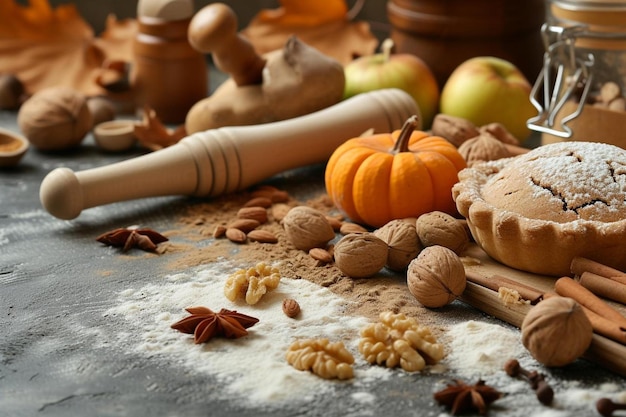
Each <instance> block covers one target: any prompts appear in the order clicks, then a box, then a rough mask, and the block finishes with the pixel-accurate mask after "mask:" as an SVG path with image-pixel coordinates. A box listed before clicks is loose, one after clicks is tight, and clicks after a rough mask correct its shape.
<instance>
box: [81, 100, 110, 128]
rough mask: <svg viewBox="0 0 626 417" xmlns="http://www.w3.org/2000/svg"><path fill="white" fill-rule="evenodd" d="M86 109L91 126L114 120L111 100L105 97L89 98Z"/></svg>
mask: <svg viewBox="0 0 626 417" xmlns="http://www.w3.org/2000/svg"><path fill="white" fill-rule="evenodd" d="M87 107H88V108H89V112H90V113H91V118H92V126H97V125H99V124H100V123H104V122H109V121H111V120H113V119H115V107H113V103H111V100H109V99H107V98H105V97H99V96H96V97H89V98H88V99H87Z"/></svg>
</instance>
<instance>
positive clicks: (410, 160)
mask: <svg viewBox="0 0 626 417" xmlns="http://www.w3.org/2000/svg"><path fill="white" fill-rule="evenodd" d="M418 125H419V123H418V119H417V117H416V116H412V117H410V118H409V119H408V120H407V121H406V123H405V124H404V126H403V128H402V130H396V131H395V132H393V133H390V134H389V133H386V134H377V135H372V136H365V137H358V138H354V139H350V140H348V141H346V142H345V143H343V144H342V145H340V146H339V147H338V148H337V149H336V150H335V151H334V152H333V154H332V155H331V157H330V159H329V160H328V165H327V166H326V173H325V182H326V190H327V192H328V194H329V196H330V197H331V199H332V200H333V202H334V203H335V205H336V206H337V208H339V209H340V210H341V211H343V212H344V213H345V214H346V215H347V216H348V217H350V218H351V219H352V220H353V221H355V222H358V223H362V224H367V225H370V226H373V227H380V226H382V225H384V224H385V223H387V222H389V221H390V220H393V219H402V218H406V217H418V216H420V215H421V214H424V213H428V212H431V211H434V210H438V211H443V212H446V213H449V214H455V213H456V207H455V205H454V201H453V200H452V191H451V190H452V186H453V185H454V184H455V183H456V182H457V181H458V172H459V171H460V170H461V169H463V168H465V166H466V164H465V160H464V159H463V157H462V156H461V154H459V152H458V151H457V149H456V147H455V146H454V145H452V144H451V143H450V142H448V141H447V140H446V139H444V138H442V137H439V136H430V135H429V134H428V133H426V132H423V131H419V130H415V129H416V128H417V126H418Z"/></svg>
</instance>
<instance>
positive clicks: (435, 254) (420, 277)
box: [406, 246, 467, 308]
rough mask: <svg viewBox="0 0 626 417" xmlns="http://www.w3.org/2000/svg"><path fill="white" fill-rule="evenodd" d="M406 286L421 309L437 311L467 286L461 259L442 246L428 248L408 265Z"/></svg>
mask: <svg viewBox="0 0 626 417" xmlns="http://www.w3.org/2000/svg"><path fill="white" fill-rule="evenodd" d="M406 278H407V285H408V287H409V291H410V292H411V294H413V296H414V297H415V298H416V299H417V301H419V302H420V303H421V304H422V305H424V306H425V307H430V308H437V307H443V306H444V305H446V304H449V303H451V302H452V301H454V299H455V298H456V297H457V296H459V295H461V294H462V293H463V291H464V290H465V285H466V283H467V280H466V277H465V268H464V267H463V263H462V262H461V259H460V258H459V257H458V256H457V255H456V254H455V253H454V252H453V251H451V250H450V249H448V248H444V247H443V246H429V247H427V248H426V249H424V250H422V252H421V253H420V254H419V255H418V256H417V258H415V259H414V260H412V261H411V263H410V264H409V268H408V270H407V277H406Z"/></svg>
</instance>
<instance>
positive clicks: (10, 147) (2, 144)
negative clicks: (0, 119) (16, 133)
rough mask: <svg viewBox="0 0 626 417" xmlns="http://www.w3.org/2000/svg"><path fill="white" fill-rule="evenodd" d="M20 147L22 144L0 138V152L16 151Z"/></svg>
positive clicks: (15, 140) (10, 139) (8, 138)
mask: <svg viewBox="0 0 626 417" xmlns="http://www.w3.org/2000/svg"><path fill="white" fill-rule="evenodd" d="M21 146H22V142H20V141H19V140H17V139H13V138H10V137H6V136H0V152H13V151H17V150H18V149H19V148H20V147H21Z"/></svg>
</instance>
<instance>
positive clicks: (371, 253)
mask: <svg viewBox="0 0 626 417" xmlns="http://www.w3.org/2000/svg"><path fill="white" fill-rule="evenodd" d="M388 251H389V250H388V248H387V244H386V243H385V242H384V241H383V240H382V239H380V238H378V237H376V236H375V235H374V234H373V233H370V232H367V233H349V234H347V235H345V236H344V237H342V238H341V239H340V240H339V242H337V244H336V245H335V250H334V256H335V265H337V268H339V270H340V271H341V272H343V273H344V274H345V275H347V276H349V277H352V278H366V277H370V276H372V275H374V274H375V273H377V272H378V271H380V270H381V269H383V267H384V266H385V264H386V263H387V254H388Z"/></svg>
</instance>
